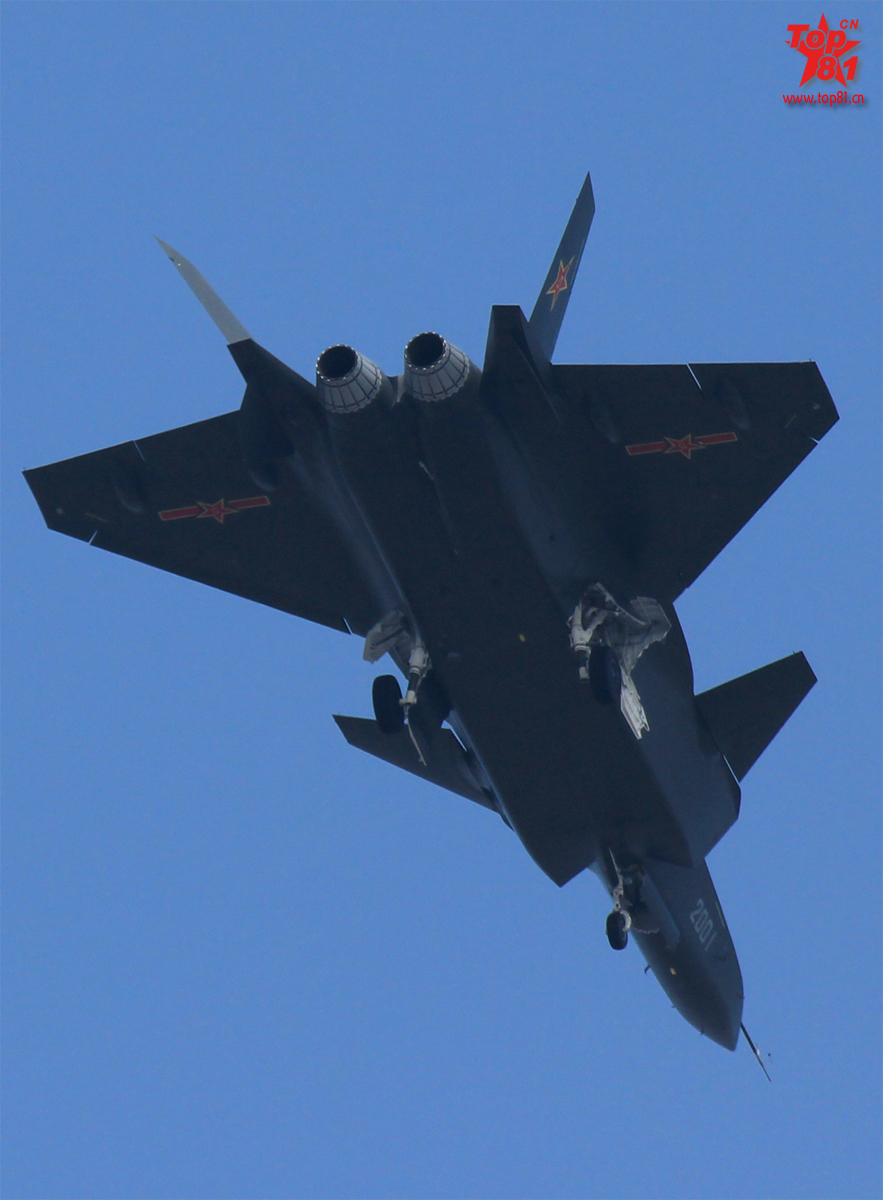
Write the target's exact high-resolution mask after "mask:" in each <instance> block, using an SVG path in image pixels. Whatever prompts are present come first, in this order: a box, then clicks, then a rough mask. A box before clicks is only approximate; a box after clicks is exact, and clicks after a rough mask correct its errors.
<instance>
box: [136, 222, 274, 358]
mask: <svg viewBox="0 0 883 1200" xmlns="http://www.w3.org/2000/svg"><path fill="white" fill-rule="evenodd" d="M156 240H157V241H158V242H159V244H160V245H161V246H162V248H163V250H165V252H166V254H167V255H168V256H169V258H170V259H171V260H172V262H173V263H174V264H175V266H176V267H177V268H178V270H179V271H180V273H181V275H183V277H184V280H185V282H186V283H187V286H188V287H189V288H190V290H191V291H192V292H193V294H194V296H196V299H197V300H198V301H199V303H200V304H201V305H202V307H203V308H204V309H205V311H206V312H207V313H208V315H209V316H210V317H211V319H212V320H213V321H214V323H215V324H216V325H217V327H218V329H220V331H221V333H223V335H224V337H225V338H226V339H227V344H228V345H233V343H234V342H245V341H248V340H249V339H250V337H251V334H250V333H249V332H248V330H247V329H246V328H245V326H244V325H242V324H240V322H239V321H237V319H236V318H235V317H234V316H233V314H232V313H231V312H230V309H229V308H228V307H227V305H226V304H225V303H224V301H223V300H222V299H221V297H220V296H219V295H218V293H217V292H216V291H215V289H214V288H213V287H210V286H209V284H208V283H206V281H205V280H204V279H203V277H202V275H200V273H199V271H197V269H196V267H194V265H193V263H192V262H189V261H188V260H187V259H186V258H185V257H184V255H183V254H179V253H178V251H177V250H173V249H172V247H171V246H168V245H166V243H165V242H164V241H163V240H162V238H157V239H156Z"/></svg>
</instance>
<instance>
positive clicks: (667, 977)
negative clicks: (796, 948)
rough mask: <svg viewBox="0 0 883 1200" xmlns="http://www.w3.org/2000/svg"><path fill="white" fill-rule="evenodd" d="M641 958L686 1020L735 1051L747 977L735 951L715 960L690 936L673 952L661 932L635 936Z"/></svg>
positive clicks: (725, 1047)
mask: <svg viewBox="0 0 883 1200" xmlns="http://www.w3.org/2000/svg"><path fill="white" fill-rule="evenodd" d="M634 938H635V941H636V942H637V943H638V945H639V946H640V948H641V953H642V954H643V955H644V957H645V958H646V960H647V962H648V963H649V964H650V969H651V970H652V971H653V974H654V975H655V976H656V978H657V979H658V980H659V982H660V984H661V985H662V989H663V991H664V992H665V994H666V995H667V996H668V998H669V1000H671V1002H672V1004H673V1005H674V1007H675V1008H676V1009H677V1010H678V1012H679V1013H680V1014H681V1016H682V1017H683V1018H684V1019H685V1020H686V1021H689V1022H690V1024H691V1025H692V1026H693V1028H694V1029H698V1030H699V1032H700V1033H702V1034H704V1035H705V1036H706V1037H707V1038H711V1040H712V1041H713V1042H717V1044H718V1045H719V1046H723V1047H724V1049H726V1050H735V1049H736V1043H737V1042H738V1040H739V1029H740V1027H741V1024H742V1001H743V989H742V972H741V971H740V970H739V962H738V960H737V958H736V955H735V952H733V951H729V952H728V953H727V954H726V955H725V956H723V957H722V956H717V957H712V955H711V954H710V953H705V952H704V951H703V950H702V948H701V946H700V947H699V948H698V950H697V948H696V947H695V946H694V945H693V944H692V942H691V941H690V939H689V938H688V937H681V939H680V940H679V942H678V945H677V946H676V947H674V948H673V949H672V948H670V947H669V946H667V945H666V944H665V940H664V938H663V937H662V935H661V934H658V933H651V934H646V933H638V932H637V931H635V933H634Z"/></svg>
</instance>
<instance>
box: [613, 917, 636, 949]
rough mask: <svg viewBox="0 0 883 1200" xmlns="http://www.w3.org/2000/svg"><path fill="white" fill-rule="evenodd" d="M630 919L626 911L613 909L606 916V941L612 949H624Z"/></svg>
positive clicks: (627, 937)
mask: <svg viewBox="0 0 883 1200" xmlns="http://www.w3.org/2000/svg"><path fill="white" fill-rule="evenodd" d="M631 924H632V920H631V917H630V916H629V915H628V913H627V912H623V911H622V910H621V909H614V910H613V912H612V913H610V914H609V915H608V917H607V941H608V942H609V943H610V946H611V948H612V949H613V950H625V948H626V946H627V945H628V942H629V929H630V928H631Z"/></svg>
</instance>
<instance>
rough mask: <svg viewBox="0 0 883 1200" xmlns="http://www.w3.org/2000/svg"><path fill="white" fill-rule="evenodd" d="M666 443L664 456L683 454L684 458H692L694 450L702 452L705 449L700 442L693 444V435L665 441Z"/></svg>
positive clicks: (667, 438) (668, 438)
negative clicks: (666, 447)
mask: <svg viewBox="0 0 883 1200" xmlns="http://www.w3.org/2000/svg"><path fill="white" fill-rule="evenodd" d="M665 440H666V441H667V442H668V449H667V450H666V452H665V453H666V454H683V456H684V458H690V457H692V454H693V451H694V450H704V449H705V447H704V446H703V445H702V443H701V442H694V441H693V435H692V434H690V433H688V434H687V436H686V437H682V438H670V437H666V439H665Z"/></svg>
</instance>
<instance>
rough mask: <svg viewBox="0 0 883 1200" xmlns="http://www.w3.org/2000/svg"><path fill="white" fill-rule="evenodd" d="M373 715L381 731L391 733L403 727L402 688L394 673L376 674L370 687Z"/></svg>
mask: <svg viewBox="0 0 883 1200" xmlns="http://www.w3.org/2000/svg"><path fill="white" fill-rule="evenodd" d="M371 699H372V700H373V701H374V717H375V720H376V721H377V724H378V725H379V726H380V729H381V731H382V732H383V733H386V734H393V733H398V732H399V730H401V729H404V728H405V709H404V705H403V704H402V689H401V687H400V686H399V681H398V680H397V679H396V677H395V675H378V676H377V678H376V679H375V680H374V684H373V686H372V688H371Z"/></svg>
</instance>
